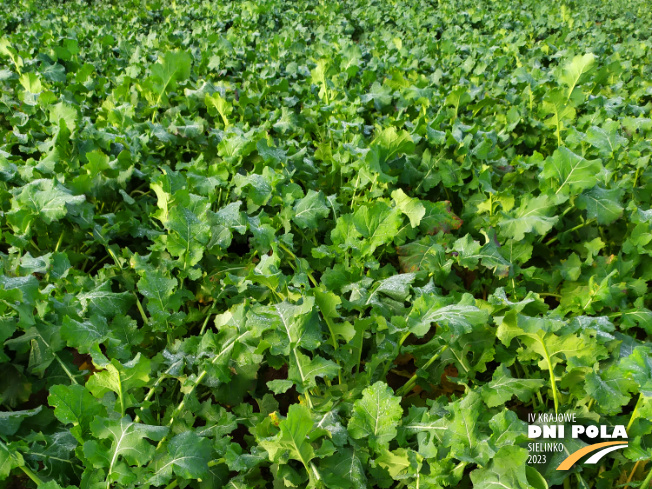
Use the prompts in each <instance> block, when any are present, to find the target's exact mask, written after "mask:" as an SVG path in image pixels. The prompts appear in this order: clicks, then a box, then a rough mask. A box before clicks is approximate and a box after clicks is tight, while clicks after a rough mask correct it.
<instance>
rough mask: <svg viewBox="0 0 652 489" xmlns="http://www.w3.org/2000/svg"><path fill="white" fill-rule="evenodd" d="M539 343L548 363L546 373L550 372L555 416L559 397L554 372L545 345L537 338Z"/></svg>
mask: <svg viewBox="0 0 652 489" xmlns="http://www.w3.org/2000/svg"><path fill="white" fill-rule="evenodd" d="M539 343H541V346H542V348H543V353H544V356H545V358H546V361H547V362H548V371H549V372H550V385H551V386H552V399H553V401H554V403H555V414H557V413H558V412H559V397H558V395H557V383H556V381H555V372H554V370H553V368H552V362H551V361H550V354H549V353H548V349H547V348H546V344H545V343H544V342H543V340H542V339H541V338H539Z"/></svg>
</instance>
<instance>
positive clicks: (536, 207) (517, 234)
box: [498, 195, 559, 241]
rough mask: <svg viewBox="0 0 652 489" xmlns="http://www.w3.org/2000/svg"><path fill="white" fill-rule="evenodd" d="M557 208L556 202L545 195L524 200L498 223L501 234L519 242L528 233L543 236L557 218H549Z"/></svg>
mask: <svg viewBox="0 0 652 489" xmlns="http://www.w3.org/2000/svg"><path fill="white" fill-rule="evenodd" d="M556 207H557V200H556V199H555V198H553V197H549V196H547V195H540V196H539V197H534V198H524V199H523V201H522V202H521V205H520V206H519V208H518V210H517V211H516V212H514V213H512V214H511V215H505V217H504V218H503V219H502V220H500V221H499V222H498V225H499V226H500V227H501V234H503V235H504V236H506V237H508V238H514V239H515V240H517V241H520V240H522V239H524V238H525V235H526V234H528V233H536V234H538V235H545V234H547V233H548V231H550V230H551V229H552V227H553V226H554V225H555V223H556V222H557V220H558V219H559V217H558V216H551V215H550V214H552V212H553V211H554V210H555V208H556Z"/></svg>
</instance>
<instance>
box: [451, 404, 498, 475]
mask: <svg viewBox="0 0 652 489" xmlns="http://www.w3.org/2000/svg"><path fill="white" fill-rule="evenodd" d="M450 411H451V415H452V417H451V419H450V422H449V423H448V426H447V430H446V432H445V433H444V439H443V443H444V446H446V447H449V448H450V449H451V455H452V456H453V457H455V458H457V459H458V460H462V461H464V462H469V463H477V464H480V465H486V464H487V462H489V460H491V458H492V457H493V456H494V454H495V452H494V450H493V449H492V448H491V447H490V446H489V445H488V444H487V439H488V436H487V435H486V434H484V433H482V432H481V431H480V419H479V418H480V414H481V413H482V412H483V409H482V398H481V397H480V394H477V393H475V392H470V393H468V394H467V395H466V396H464V397H463V398H462V399H461V400H458V401H456V402H454V403H452V404H451V405H450Z"/></svg>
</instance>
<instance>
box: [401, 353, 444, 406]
mask: <svg viewBox="0 0 652 489" xmlns="http://www.w3.org/2000/svg"><path fill="white" fill-rule="evenodd" d="M446 350H448V345H444V346H443V348H442V349H441V350H439V351H438V352H437V353H435V354H434V355H433V356H432V357H430V359H429V360H428V361H427V362H426V363H425V364H424V365H423V367H421V368H420V370H425V369H427V368H428V367H430V365H432V364H433V362H434V361H435V360H437V359H438V358H439V357H440V356H441V354H442V353H444V352H445V351H446ZM416 383H417V374H416V373H415V374H414V375H412V377H410V379H409V380H408V381H407V382H406V383H405V384H403V386H402V387H401V388H400V389H399V390H397V391H396V395H397V396H401V397H402V396H404V395H405V394H407V393H408V392H410V391H411V390H412V388H413V387H414V385H415V384H416Z"/></svg>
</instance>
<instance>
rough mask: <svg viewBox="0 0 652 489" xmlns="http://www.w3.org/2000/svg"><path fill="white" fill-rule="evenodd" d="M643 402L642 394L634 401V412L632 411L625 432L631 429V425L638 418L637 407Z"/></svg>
mask: <svg viewBox="0 0 652 489" xmlns="http://www.w3.org/2000/svg"><path fill="white" fill-rule="evenodd" d="M642 401H643V394H639V395H638V400H637V401H636V405H635V406H634V411H632V415H631V417H630V418H629V423H628V424H627V431H628V432H629V429H630V428H631V427H632V423H634V420H635V419H636V418H638V407H639V406H640V405H641V402H642Z"/></svg>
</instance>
